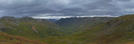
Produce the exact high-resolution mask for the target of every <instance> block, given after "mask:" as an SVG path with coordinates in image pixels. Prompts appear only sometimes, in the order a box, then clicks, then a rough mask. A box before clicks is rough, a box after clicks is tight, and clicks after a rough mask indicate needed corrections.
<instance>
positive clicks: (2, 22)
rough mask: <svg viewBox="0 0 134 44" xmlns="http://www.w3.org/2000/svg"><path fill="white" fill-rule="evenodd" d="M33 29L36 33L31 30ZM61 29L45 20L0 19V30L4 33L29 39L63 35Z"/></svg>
mask: <svg viewBox="0 0 134 44" xmlns="http://www.w3.org/2000/svg"><path fill="white" fill-rule="evenodd" d="M32 27H34V28H35V29H36V30H37V31H38V33H37V32H36V31H34V30H33V29H32ZM61 29H62V28H61V27H60V26H58V25H56V24H54V23H52V22H49V21H47V20H33V19H30V20H26V19H21V20H18V19H14V18H13V19H9V18H8V19H5V18H1V19H0V30H2V31H3V32H5V33H8V34H11V35H17V36H23V37H26V38H29V39H34V40H40V39H41V38H42V37H46V36H60V35H63V34H64V33H63V32H62V30H61Z"/></svg>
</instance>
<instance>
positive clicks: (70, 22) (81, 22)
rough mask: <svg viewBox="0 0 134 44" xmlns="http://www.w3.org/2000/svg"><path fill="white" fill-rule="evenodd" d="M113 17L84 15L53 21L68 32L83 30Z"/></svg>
mask: <svg viewBox="0 0 134 44" xmlns="http://www.w3.org/2000/svg"><path fill="white" fill-rule="evenodd" d="M113 18H114V17H92V18H90V17H84V18H62V19H60V20H58V21H56V22H55V23H56V24H58V25H60V26H62V27H64V28H66V29H67V30H65V31H69V32H78V31H83V30H86V29H88V28H91V27H94V26H96V25H99V24H102V23H104V22H106V21H109V20H111V19H113Z"/></svg>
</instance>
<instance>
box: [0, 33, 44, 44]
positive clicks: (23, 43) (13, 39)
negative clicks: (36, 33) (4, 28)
mask: <svg viewBox="0 0 134 44" xmlns="http://www.w3.org/2000/svg"><path fill="white" fill-rule="evenodd" d="M0 44H46V43H44V42H40V41H35V40H30V39H27V38H24V37H20V36H13V35H9V34H7V33H4V32H0Z"/></svg>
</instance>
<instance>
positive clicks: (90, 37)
mask: <svg viewBox="0 0 134 44" xmlns="http://www.w3.org/2000/svg"><path fill="white" fill-rule="evenodd" d="M79 35H81V36H79ZM79 35H76V36H79V40H82V41H85V42H88V43H99V44H114V43H116V44H124V43H129V42H133V41H134V15H126V16H121V17H118V18H115V19H113V20H111V21H108V22H106V23H104V24H101V25H98V26H95V27H93V28H90V29H88V30H86V31H85V32H83V33H81V34H79Z"/></svg>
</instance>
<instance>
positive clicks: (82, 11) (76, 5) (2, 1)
mask: <svg viewBox="0 0 134 44" xmlns="http://www.w3.org/2000/svg"><path fill="white" fill-rule="evenodd" d="M126 14H134V0H0V16H15V17H22V16H38V17H43V16H88V15H111V16H120V15H126Z"/></svg>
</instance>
